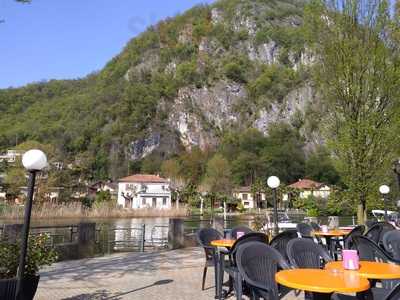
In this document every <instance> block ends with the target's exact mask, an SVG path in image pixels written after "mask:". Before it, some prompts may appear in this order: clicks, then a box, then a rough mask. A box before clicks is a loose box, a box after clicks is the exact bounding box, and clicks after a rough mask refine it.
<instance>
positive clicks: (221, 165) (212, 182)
mask: <svg viewBox="0 0 400 300" xmlns="http://www.w3.org/2000/svg"><path fill="white" fill-rule="evenodd" d="M231 176H232V174H231V168H230V164H229V162H228V161H227V160H226V159H225V158H224V157H223V156H222V155H221V154H215V155H214V156H213V157H212V158H211V159H210V160H209V161H208V163H207V170H206V175H205V178H204V184H205V185H206V186H207V187H208V191H209V192H211V193H219V194H222V195H225V196H230V195H231V192H232V179H231Z"/></svg>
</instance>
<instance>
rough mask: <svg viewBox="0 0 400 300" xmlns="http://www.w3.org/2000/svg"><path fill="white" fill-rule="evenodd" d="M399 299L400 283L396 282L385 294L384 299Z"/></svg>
mask: <svg viewBox="0 0 400 300" xmlns="http://www.w3.org/2000/svg"><path fill="white" fill-rule="evenodd" d="M399 299H400V283H398V284H397V285H396V286H395V287H394V288H393V289H392V290H391V291H390V293H389V295H387V296H386V298H385V300H399Z"/></svg>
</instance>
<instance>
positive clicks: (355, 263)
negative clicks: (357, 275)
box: [342, 250, 360, 270]
mask: <svg viewBox="0 0 400 300" xmlns="http://www.w3.org/2000/svg"><path fill="white" fill-rule="evenodd" d="M342 255H343V268H344V269H345V270H358V269H359V268H360V258H359V257H358V253H357V250H343V252H342Z"/></svg>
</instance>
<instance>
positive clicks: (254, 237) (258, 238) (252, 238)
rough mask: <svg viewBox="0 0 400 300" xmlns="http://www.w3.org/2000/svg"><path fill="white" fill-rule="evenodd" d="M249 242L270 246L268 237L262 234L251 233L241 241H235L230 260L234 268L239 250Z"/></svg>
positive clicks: (241, 238)
mask: <svg viewBox="0 0 400 300" xmlns="http://www.w3.org/2000/svg"><path fill="white" fill-rule="evenodd" d="M249 242H260V243H263V244H268V236H267V235H266V234H264V233H262V232H250V233H248V234H245V235H243V236H241V237H240V238H239V239H237V240H236V241H235V243H234V244H233V245H232V248H231V250H230V251H229V258H230V259H231V262H232V264H233V265H234V266H236V253H237V250H238V248H239V247H240V246H241V245H243V244H246V243H249Z"/></svg>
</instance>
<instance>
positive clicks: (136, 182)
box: [118, 174, 172, 209]
mask: <svg viewBox="0 0 400 300" xmlns="http://www.w3.org/2000/svg"><path fill="white" fill-rule="evenodd" d="M118 205H120V206H122V207H124V208H133V209H139V208H156V209H170V208H171V207H172V204H171V190H170V181H169V180H168V179H165V178H162V177H160V176H158V175H150V174H135V175H131V176H128V177H124V178H121V179H119V180H118Z"/></svg>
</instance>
